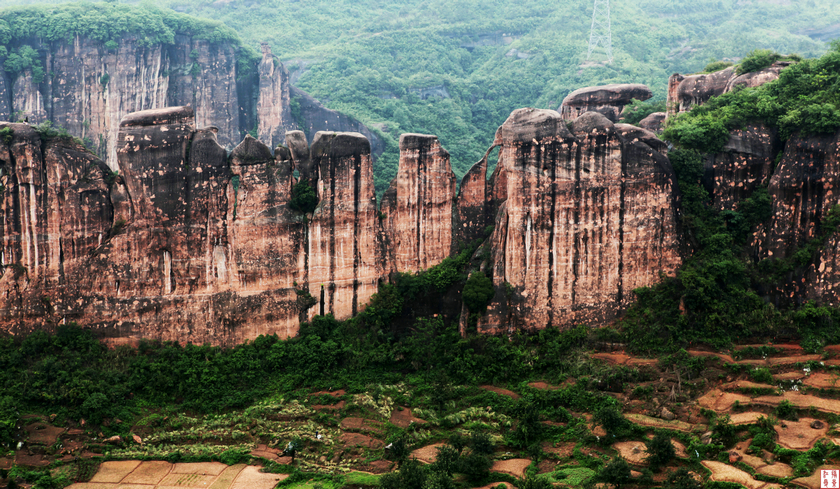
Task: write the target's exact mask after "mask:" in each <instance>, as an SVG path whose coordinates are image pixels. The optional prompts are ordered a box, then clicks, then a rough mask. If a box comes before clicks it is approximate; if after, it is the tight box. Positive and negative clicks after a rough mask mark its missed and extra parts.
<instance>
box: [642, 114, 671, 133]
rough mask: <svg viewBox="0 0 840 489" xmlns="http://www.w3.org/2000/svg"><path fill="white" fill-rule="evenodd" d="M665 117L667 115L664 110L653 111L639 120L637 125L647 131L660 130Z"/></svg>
mask: <svg viewBox="0 0 840 489" xmlns="http://www.w3.org/2000/svg"><path fill="white" fill-rule="evenodd" d="M666 117H668V114H667V113H666V112H654V113H653V114H650V115H649V116H647V117H645V118H644V119H642V120H641V121H639V127H641V128H643V129H647V130H648V131H653V132H659V131H661V130H662V125H663V124H665V118H666Z"/></svg>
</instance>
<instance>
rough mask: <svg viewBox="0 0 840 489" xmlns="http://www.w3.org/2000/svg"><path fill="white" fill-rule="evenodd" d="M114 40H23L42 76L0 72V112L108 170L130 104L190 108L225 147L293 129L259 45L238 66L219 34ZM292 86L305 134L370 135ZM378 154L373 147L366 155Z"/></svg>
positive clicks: (279, 81)
mask: <svg viewBox="0 0 840 489" xmlns="http://www.w3.org/2000/svg"><path fill="white" fill-rule="evenodd" d="M117 41H118V47H117V48H116V49H113V50H110V49H108V48H107V47H106V46H105V44H104V43H102V42H100V41H95V40H92V39H88V38H85V37H76V38H74V39H73V40H72V41H54V42H51V43H49V44H46V41H43V42H44V44H38V43H35V44H33V47H35V48H36V49H39V50H40V51H41V52H44V53H46V54H45V57H44V58H43V59H42V60H41V61H40V62H41V63H42V66H41V67H42V68H43V69H44V71H45V72H46V73H48V74H51V75H50V76H46V77H44V79H43V80H42V81H41V82H40V83H36V82H35V81H34V80H33V78H32V73H31V70H24V71H23V72H21V73H20V74H18V75H15V78H14V79H10V77H9V76H8V73H5V72H3V73H2V74H0V120H9V119H11V118H12V116H13V115H16V116H17V117H19V118H20V119H21V120H23V119H26V120H28V122H30V123H39V122H43V121H46V120H50V121H52V122H53V124H55V125H57V126H60V127H63V128H66V129H67V130H68V131H69V133H70V134H73V135H75V136H78V137H80V138H82V139H84V140H85V141H86V143H87V145H88V146H89V147H92V148H94V151H95V152H96V153H97V154H98V155H99V156H100V157H101V158H103V159H104V160H105V161H106V163H107V164H108V165H109V166H110V168H111V169H112V170H117V169H118V164H117V149H116V148H117V134H118V132H119V123H120V121H121V120H122V118H123V117H124V116H125V115H126V114H129V113H132V112H136V111H140V110H147V109H160V108H164V107H169V106H190V107H192V108H193V110H194V112H195V120H196V124H197V126H198V127H211V126H212V127H216V128H217V132H216V137H217V139H218V141H219V143H220V144H221V145H222V146H224V147H226V148H227V149H232V148H233V147H234V146H235V145H236V143H237V142H238V141H240V140H241V139H242V137H243V136H244V135H245V134H246V133H247V132H248V131H250V130H252V129H254V128H256V130H257V133H258V134H257V135H258V138H259V139H260V140H261V141H263V142H264V143H265V144H267V145H269V148H274V147H275V146H276V145H277V144H282V143H283V142H284V135H285V133H286V131H289V130H293V129H298V127H297V125H298V124H297V122H296V121H295V120H294V118H293V116H292V113H291V107H290V100H291V91H292V90H293V89H292V87H291V84H290V79H289V73H288V70H286V68H285V67H284V66H283V65H282V64H281V63H280V62H279V60H278V59H277V58H276V57H275V56H274V55H272V54H271V50H270V49H268V46H265V45H264V46H263V57H262V60H261V61H260V62H259V63H258V65H257V66H254V67H246V69H245V70H244V71H243V66H241V65H240V66H239V67H238V66H237V53H236V48H235V47H234V46H233V45H231V44H230V43H226V42H221V43H217V42H210V41H207V40H204V39H196V38H194V37H191V36H187V35H182V34H178V35H176V36H175V41H174V42H173V43H172V44H159V43H157V44H151V45H147V44H145V43H143V42H142V40H138V39H135V38H133V37H131V36H125V37H122V38H120V39H117ZM33 42H34V41H33ZM14 47H16V46H14ZM294 90H295V94H297V96H298V97H300V98H301V100H303V102H302V103H301V118H302V119H303V121H305V123H306V127H305V128H300V129H305V130H307V131H308V134H309V137H310V140H311V138H312V137H314V135H315V132H317V131H320V130H339V131H344V130H351V131H359V132H363V133H365V134H366V136H368V137H369V138H372V136H373V135H372V134H371V133H370V131H369V130H368V129H367V128H366V127H364V126H363V125H362V124H361V123H359V122H357V121H355V120H352V119H351V118H349V117H347V116H344V115H342V114H339V113H337V112H334V111H331V110H329V109H326V108H324V107H323V106H321V105H320V104H319V103H318V102H317V101H315V100H314V99H312V98H311V97H309V96H308V95H306V94H304V93H303V92H301V91H300V90H297V89H294ZM380 153H381V149H379V147H376V148H375V151H374V154H375V155H378V154H380Z"/></svg>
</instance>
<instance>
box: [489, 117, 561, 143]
mask: <svg viewBox="0 0 840 489" xmlns="http://www.w3.org/2000/svg"><path fill="white" fill-rule="evenodd" d="M546 138H556V139H572V138H573V136H572V134H571V133H570V132H569V129H568V128H566V121H564V120H563V119H562V118H561V117H560V114H559V113H558V112H557V111H556V110H547V109H531V108H527V109H516V110H514V111H513V112H511V114H510V116H508V118H507V120H506V121H505V123H504V124H502V125H501V127H499V129H498V130H497V131H496V140H495V141H494V142H493V144H494V145H500V144H504V143H530V142H532V141H534V140H536V141H540V140H542V139H546Z"/></svg>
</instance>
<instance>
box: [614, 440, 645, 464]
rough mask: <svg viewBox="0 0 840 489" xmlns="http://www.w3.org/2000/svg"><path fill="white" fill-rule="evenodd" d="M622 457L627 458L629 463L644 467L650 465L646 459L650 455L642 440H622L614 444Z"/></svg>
mask: <svg viewBox="0 0 840 489" xmlns="http://www.w3.org/2000/svg"><path fill="white" fill-rule="evenodd" d="M613 448H615V449H616V450H617V451H618V453H619V454H621V458H623V459H624V460H627V462H628V463H630V464H633V465H637V466H639V467H644V466H646V465H648V463H647V461H646V459H647V457H648V453H647V447H646V446H645V444H644V443H642V442H640V441H622V442H618V443H615V444H614V445H613Z"/></svg>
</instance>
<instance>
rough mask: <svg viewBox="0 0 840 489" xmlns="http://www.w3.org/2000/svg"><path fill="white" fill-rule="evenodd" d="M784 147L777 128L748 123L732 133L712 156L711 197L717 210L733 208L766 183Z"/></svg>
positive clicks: (710, 169) (710, 170)
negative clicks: (719, 150) (775, 160)
mask: <svg viewBox="0 0 840 489" xmlns="http://www.w3.org/2000/svg"><path fill="white" fill-rule="evenodd" d="M780 149H781V142H780V141H779V138H778V136H777V134H776V131H774V130H771V129H769V128H767V127H765V126H763V125H760V124H748V125H747V126H745V127H744V128H742V129H736V130H734V131H732V132H731V133H730V135H729V141H728V142H727V143H726V145H725V146H724V148H723V151H722V152H720V153H717V154H715V155H712V156H711V157H710V159H709V162H708V163H709V164H708V165H707V166H710V168H707V173H709V172H710V173H711V179H712V197H713V201H714V205H715V207H716V208H717V209H719V210H722V209H734V208H735V206H736V204H737V203H738V202H740V201H741V200H744V199H745V198H747V197H749V196H750V195H751V194H752V193H753V191H754V190H755V189H756V188H757V187H758V186H759V185H761V184H762V183H763V184H765V185H766V184H767V182H768V179H769V178H770V175H771V174H772V172H773V162H774V159H775V158H776V154H777V153H778V152H779V150H780Z"/></svg>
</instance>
